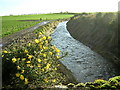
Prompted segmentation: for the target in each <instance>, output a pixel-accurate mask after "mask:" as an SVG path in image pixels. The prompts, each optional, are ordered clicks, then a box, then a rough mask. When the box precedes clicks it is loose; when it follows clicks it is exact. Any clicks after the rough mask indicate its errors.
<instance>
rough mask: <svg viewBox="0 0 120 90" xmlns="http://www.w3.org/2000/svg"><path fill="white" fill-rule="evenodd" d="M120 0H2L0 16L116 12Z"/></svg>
mask: <svg viewBox="0 0 120 90" xmlns="http://www.w3.org/2000/svg"><path fill="white" fill-rule="evenodd" d="M118 1H119V0H0V16H2V15H10V14H14V15H18V14H30V13H50V12H51V13H53V12H61V11H62V12H65V11H69V12H114V11H118Z"/></svg>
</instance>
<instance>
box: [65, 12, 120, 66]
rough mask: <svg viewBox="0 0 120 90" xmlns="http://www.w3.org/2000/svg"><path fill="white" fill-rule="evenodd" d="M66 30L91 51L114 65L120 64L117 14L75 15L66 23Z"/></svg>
mask: <svg viewBox="0 0 120 90" xmlns="http://www.w3.org/2000/svg"><path fill="white" fill-rule="evenodd" d="M67 29H68V31H69V32H70V34H71V35H72V36H73V37H74V38H75V39H77V40H79V41H80V42H82V43H84V44H85V45H87V46H89V47H90V48H91V49H92V50H94V51H96V52H98V53H99V54H101V55H102V56H104V57H105V58H107V59H109V60H111V61H112V62H114V63H115V64H118V63H120V57H119V53H120V52H119V51H118V43H120V41H119V42H118V40H120V39H118V17H117V13H97V14H88V15H77V16H75V17H72V18H71V20H70V21H69V22H68V23H67ZM118 66H119V64H118Z"/></svg>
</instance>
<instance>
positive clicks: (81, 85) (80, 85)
mask: <svg viewBox="0 0 120 90" xmlns="http://www.w3.org/2000/svg"><path fill="white" fill-rule="evenodd" d="M84 86H85V84H84V83H78V84H77V85H75V87H84Z"/></svg>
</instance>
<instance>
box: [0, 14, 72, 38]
mask: <svg viewBox="0 0 120 90" xmlns="http://www.w3.org/2000/svg"><path fill="white" fill-rule="evenodd" d="M72 16H73V14H34V15H14V16H12V15H11V16H3V17H2V33H0V38H1V37H5V36H7V35H10V34H13V33H15V32H17V31H19V30H23V29H26V28H29V27H32V26H34V25H36V24H37V23H40V22H42V21H45V20H55V19H64V18H69V17H72Z"/></svg>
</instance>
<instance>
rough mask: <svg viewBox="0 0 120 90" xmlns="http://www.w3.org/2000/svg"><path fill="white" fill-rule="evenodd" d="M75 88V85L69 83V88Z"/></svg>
mask: <svg viewBox="0 0 120 90" xmlns="http://www.w3.org/2000/svg"><path fill="white" fill-rule="evenodd" d="M74 86H75V84H73V83H69V84H68V85H67V87H68V88H72V87H74Z"/></svg>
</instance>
